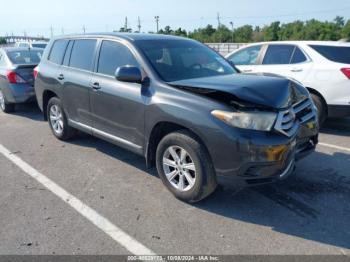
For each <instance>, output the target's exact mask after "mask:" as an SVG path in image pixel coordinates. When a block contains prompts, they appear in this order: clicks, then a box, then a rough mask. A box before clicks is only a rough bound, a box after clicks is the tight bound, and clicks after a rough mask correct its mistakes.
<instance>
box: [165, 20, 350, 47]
mask: <svg viewBox="0 0 350 262" xmlns="http://www.w3.org/2000/svg"><path fill="white" fill-rule="evenodd" d="M159 33H161V34H167V35H178V36H184V37H190V38H192V39H196V40H198V41H201V42H204V43H215V42H222V43H228V42H236V43H239V42H241V43H249V42H261V41H285V40H334V41H336V40H339V39H341V38H349V39H350V20H348V21H345V19H344V17H340V16H337V17H336V18H335V19H334V20H333V21H331V22H329V21H326V22H321V21H318V20H315V19H311V20H308V21H306V22H303V21H300V20H297V21H294V22H291V23H284V24H281V22H279V21H275V22H272V23H271V24H270V25H266V26H264V27H263V28H260V27H258V26H257V27H255V28H253V27H252V26H251V25H244V26H241V27H238V28H236V29H234V30H233V31H232V30H231V29H229V28H228V27H227V26H225V25H223V24H222V25H220V27H218V28H215V27H214V26H212V25H207V26H206V27H204V28H198V29H195V30H194V31H192V32H186V30H183V29H182V28H178V29H176V30H173V29H171V28H170V26H166V27H165V28H164V29H160V30H159Z"/></svg>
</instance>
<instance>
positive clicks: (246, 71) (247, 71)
mask: <svg viewBox="0 0 350 262" xmlns="http://www.w3.org/2000/svg"><path fill="white" fill-rule="evenodd" d="M242 72H243V73H250V72H253V70H252V69H245V70H242Z"/></svg>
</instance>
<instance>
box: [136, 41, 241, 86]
mask: <svg viewBox="0 0 350 262" xmlns="http://www.w3.org/2000/svg"><path fill="white" fill-rule="evenodd" d="M136 45H137V46H138V47H139V48H140V49H141V51H142V52H143V53H144V54H145V56H146V57H147V59H148V60H149V61H150V63H151V64H152V66H153V68H154V69H155V70H156V71H157V73H158V74H159V76H160V77H161V78H162V79H163V80H164V81H167V82H172V81H178V80H184V79H192V78H200V77H210V76H221V75H229V74H234V73H236V71H235V69H234V68H233V67H232V66H231V65H230V64H229V63H228V62H227V61H226V60H225V59H224V58H222V57H221V56H220V55H219V54H217V53H216V52H214V51H213V50H211V49H210V48H209V47H206V46H204V45H202V44H199V43H197V42H194V41H189V40H139V41H136Z"/></svg>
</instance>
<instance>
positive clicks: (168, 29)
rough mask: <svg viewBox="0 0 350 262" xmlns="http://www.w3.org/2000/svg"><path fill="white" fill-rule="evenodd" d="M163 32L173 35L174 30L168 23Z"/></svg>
mask: <svg viewBox="0 0 350 262" xmlns="http://www.w3.org/2000/svg"><path fill="white" fill-rule="evenodd" d="M163 32H164V34H165V35H172V34H173V32H174V31H173V30H172V29H171V28H170V26H168V25H167V26H166V27H164V31H163Z"/></svg>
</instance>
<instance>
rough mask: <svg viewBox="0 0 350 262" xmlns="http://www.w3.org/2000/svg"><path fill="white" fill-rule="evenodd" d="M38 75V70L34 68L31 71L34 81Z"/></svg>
mask: <svg viewBox="0 0 350 262" xmlns="http://www.w3.org/2000/svg"><path fill="white" fill-rule="evenodd" d="M38 74H39V68H38V67H35V68H34V70H33V75H34V79H36V77H37V76H38Z"/></svg>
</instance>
